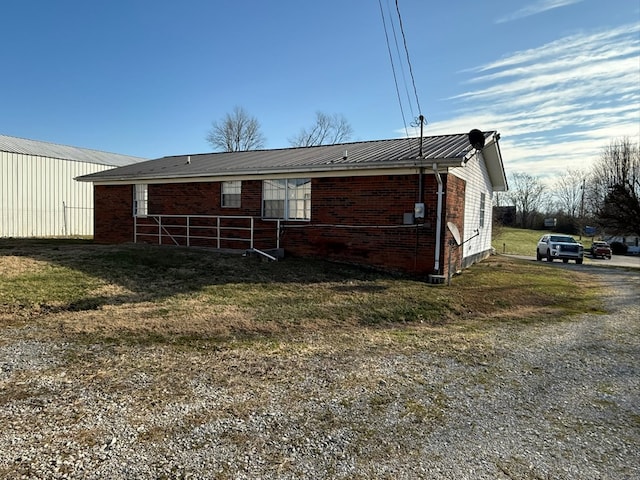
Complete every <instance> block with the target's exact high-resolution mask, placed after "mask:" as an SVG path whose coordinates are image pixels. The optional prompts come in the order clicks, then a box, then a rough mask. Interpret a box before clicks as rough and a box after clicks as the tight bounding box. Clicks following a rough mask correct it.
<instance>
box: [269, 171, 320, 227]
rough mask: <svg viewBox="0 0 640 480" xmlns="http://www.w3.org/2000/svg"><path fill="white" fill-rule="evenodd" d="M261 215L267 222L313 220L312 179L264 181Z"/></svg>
mask: <svg viewBox="0 0 640 480" xmlns="http://www.w3.org/2000/svg"><path fill="white" fill-rule="evenodd" d="M261 207H262V208H261V210H262V211H261V215H262V218H263V219H265V220H288V221H299V222H308V221H310V220H311V178H278V179H269V180H263V181H262V202H261Z"/></svg>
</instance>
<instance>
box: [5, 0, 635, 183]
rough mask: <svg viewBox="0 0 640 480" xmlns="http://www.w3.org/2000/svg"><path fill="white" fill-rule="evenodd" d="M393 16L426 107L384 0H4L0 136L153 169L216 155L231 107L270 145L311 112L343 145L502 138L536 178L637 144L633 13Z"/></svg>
mask: <svg viewBox="0 0 640 480" xmlns="http://www.w3.org/2000/svg"><path fill="white" fill-rule="evenodd" d="M398 5H399V8H400V13H401V15H402V22H403V29H404V32H405V35H406V42H407V47H408V50H409V55H410V61H411V70H412V71H413V74H414V79H415V85H416V90H417V94H418V95H417V96H418V101H419V103H420V107H421V112H419V111H418V108H417V105H416V104H417V102H416V100H415V96H414V93H413V86H412V84H411V79H410V75H409V68H408V64H407V62H406V58H405V57H404V50H402V49H401V50H400V56H398V52H397V51H396V47H395V43H393V34H394V29H395V33H396V35H397V37H398V39H399V42H402V38H401V37H400V29H399V25H398V18H397V16H396V10H395V0H323V1H321V2H319V1H303V0H295V1H294V0H279V1H278V0H274V1H265V0H246V1H242V0H215V1H214V0H181V1H180V2H177V1H174V0H110V1H101V2H99V1H87V0H57V1H49V0H21V1H19V2H18V1H12V2H3V6H2V19H3V21H2V24H3V26H2V29H0V52H1V56H0V58H1V60H2V65H3V67H2V70H1V73H0V133H1V134H5V135H13V136H17V137H23V138H30V139H34V140H43V141H49V142H54V143H61V144H67V145H74V146H79V147H86V148H93V149H97V150H104V151H110V152H116V153H122V154H128V155H136V156H141V157H145V158H156V157H161V156H165V155H174V154H187V153H202V152H209V151H211V150H212V148H211V147H210V146H209V145H208V144H207V142H206V140H205V136H206V134H207V132H208V130H209V129H210V128H211V123H212V122H213V121H215V120H219V119H221V118H222V117H224V115H225V114H226V113H228V112H231V111H232V110H233V108H234V107H235V106H241V107H243V108H244V109H245V110H246V111H247V112H248V113H249V114H251V115H252V116H254V117H256V118H257V119H258V121H259V122H260V124H261V127H262V132H263V134H264V135H265V137H266V139H267V145H266V146H267V148H282V147H287V146H289V142H288V140H287V139H288V138H290V137H292V136H293V135H295V134H296V133H297V132H298V131H299V130H300V129H301V128H302V127H308V126H310V125H311V124H312V123H313V122H314V118H315V112H316V111H322V112H325V113H327V114H334V113H337V114H342V115H344V116H345V117H346V119H347V120H348V121H349V122H350V123H351V125H352V127H353V130H354V137H353V140H376V139H383V138H395V137H399V136H404V135H406V134H407V133H408V134H410V135H413V134H415V132H413V131H412V129H411V128H410V124H411V121H412V117H415V116H417V115H418V113H422V114H423V115H424V116H425V117H426V119H427V121H428V125H427V127H426V129H425V134H427V135H433V134H441V133H460V132H468V131H469V130H471V129H472V128H480V129H483V130H498V131H499V132H500V133H501V135H502V142H501V146H502V152H503V157H504V161H505V168H506V170H507V173H513V172H516V171H518V172H527V173H530V174H533V175H538V176H542V177H547V178H553V177H555V176H557V175H559V174H562V172H563V171H564V170H566V169H567V168H573V169H578V168H585V167H586V166H588V165H589V164H590V163H591V162H593V161H594V160H596V159H597V158H598V156H599V155H600V153H601V151H602V148H603V147H605V146H606V145H608V144H609V142H610V141H611V140H612V139H615V138H618V137H622V136H628V137H631V138H632V139H637V138H638V137H640V1H639V0H608V1H606V2H603V1H601V0H522V1H516V0H483V1H476V2H471V1H469V0H447V1H446V2H427V1H424V0H399V1H398ZM381 6H382V12H383V13H384V18H385V22H386V25H387V32H388V35H389V38H390V40H391V42H392V44H391V47H392V55H393V57H394V65H395V67H396V73H397V78H398V82H399V87H400V98H401V100H402V109H403V111H404V114H405V115H404V118H403V116H402V114H401V109H400V103H399V100H398V95H397V93H396V88H395V84H394V77H393V74H392V69H391V62H390V58H389V52H388V49H387V43H386V39H385V30H384V28H383V16H382V14H381ZM400 47H401V48H402V43H400ZM407 91H408V94H407ZM405 125H407V126H408V128H405Z"/></svg>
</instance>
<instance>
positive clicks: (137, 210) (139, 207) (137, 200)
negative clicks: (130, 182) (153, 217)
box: [133, 183, 149, 217]
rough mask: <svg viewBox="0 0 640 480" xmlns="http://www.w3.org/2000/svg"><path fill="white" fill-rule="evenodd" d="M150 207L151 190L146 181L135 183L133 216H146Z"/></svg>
mask: <svg viewBox="0 0 640 480" xmlns="http://www.w3.org/2000/svg"><path fill="white" fill-rule="evenodd" d="M148 209H149V190H148V186H147V184H146V183H141V184H137V185H134V189H133V216H134V217H146V216H147V214H148Z"/></svg>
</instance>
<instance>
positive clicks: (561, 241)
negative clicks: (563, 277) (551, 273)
mask: <svg viewBox="0 0 640 480" xmlns="http://www.w3.org/2000/svg"><path fill="white" fill-rule="evenodd" d="M583 256H584V247H583V246H582V244H581V243H578V242H576V240H575V239H574V238H573V237H570V236H569V235H543V236H542V238H541V239H540V240H539V241H538V248H537V250H536V260H538V261H540V260H542V258H546V259H547V262H553V261H554V260H555V259H556V258H557V259H562V261H563V262H564V263H568V262H569V260H575V261H576V263H577V264H581V263H582V259H583Z"/></svg>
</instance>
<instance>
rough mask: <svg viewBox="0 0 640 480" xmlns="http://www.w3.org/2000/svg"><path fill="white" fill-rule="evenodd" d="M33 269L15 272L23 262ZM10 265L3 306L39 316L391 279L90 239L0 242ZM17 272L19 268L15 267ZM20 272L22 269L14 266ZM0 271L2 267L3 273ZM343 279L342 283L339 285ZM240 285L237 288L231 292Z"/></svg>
mask: <svg viewBox="0 0 640 480" xmlns="http://www.w3.org/2000/svg"><path fill="white" fill-rule="evenodd" d="M25 257H26V258H29V259H31V260H32V261H33V264H32V268H29V267H27V268H24V267H22V268H23V270H24V271H22V272H20V273H19V274H16V273H15V272H12V271H11V268H12V265H10V263H11V262H9V261H8V259H9V258H13V259H14V261H13V263H15V264H16V265H18V264H20V261H19V260H15V259H20V258H25ZM2 258H4V259H5V260H7V261H6V262H5V263H6V264H8V265H5V267H4V269H5V270H7V272H6V273H7V275H6V278H5V279H4V280H3V282H2V284H1V285H0V308H1V307H2V306H3V305H4V307H5V309H6V308H7V307H10V306H11V305H13V307H14V308H17V309H20V308H22V309H28V308H32V307H34V306H35V307H36V309H37V310H38V311H39V312H40V313H51V312H52V313H56V312H60V311H88V310H97V309H100V308H101V307H102V306H104V305H107V304H109V305H121V304H125V303H139V302H154V301H160V300H163V299H166V298H169V297H172V296H176V295H181V294H191V293H195V292H199V291H201V290H203V289H205V288H206V287H211V286H215V285H224V286H225V289H224V291H225V292H226V293H227V294H228V295H230V296H233V294H234V290H236V291H237V290H240V289H242V288H244V287H242V285H251V286H252V288H253V289H254V290H255V287H261V286H264V288H265V289H267V286H268V285H274V284H301V285H308V284H315V283H325V282H340V285H338V286H335V287H334V288H335V289H336V291H337V292H341V293H363V292H364V293H375V292H381V291H383V290H385V288H386V287H384V286H382V285H377V284H376V281H377V280H381V279H389V278H393V277H391V276H390V275H388V274H384V273H381V272H377V271H372V270H369V269H365V268H358V267H354V266H348V265H340V264H334V263H329V262H324V261H319V260H309V259H298V258H287V259H285V260H284V261H280V262H266V261H263V260H261V259H260V258H256V257H252V256H247V257H243V256H242V255H240V254H238V255H235V254H229V253H219V252H217V251H214V250H207V249H202V248H185V247H171V246H158V245H144V244H124V245H97V244H93V243H92V242H91V241H90V240H60V239H25V240H22V239H0V260H1V259H2ZM16 268H18V267H16ZM18 270H19V268H18ZM1 272H2V270H0V273H1ZM343 282H346V283H343ZM236 287H237V288H236Z"/></svg>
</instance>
